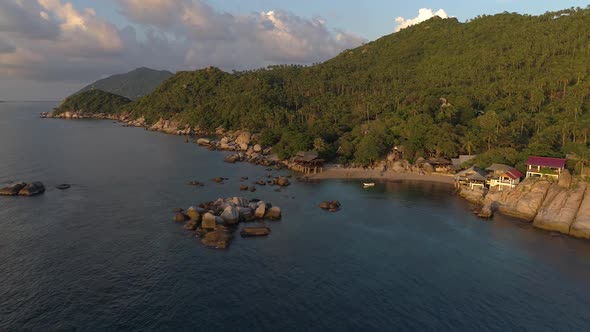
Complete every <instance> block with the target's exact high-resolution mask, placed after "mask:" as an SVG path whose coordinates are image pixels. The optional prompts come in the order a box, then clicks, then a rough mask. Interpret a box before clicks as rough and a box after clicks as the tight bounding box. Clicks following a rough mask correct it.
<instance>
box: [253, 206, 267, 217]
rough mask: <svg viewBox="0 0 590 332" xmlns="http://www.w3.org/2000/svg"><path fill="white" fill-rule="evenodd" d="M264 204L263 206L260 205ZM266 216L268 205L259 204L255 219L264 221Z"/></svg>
mask: <svg viewBox="0 0 590 332" xmlns="http://www.w3.org/2000/svg"><path fill="white" fill-rule="evenodd" d="M260 203H262V204H260ZM265 214H266V204H265V203H264V202H259V204H258V206H257V207H256V210H255V211H254V217H255V218H256V219H264V216H265Z"/></svg>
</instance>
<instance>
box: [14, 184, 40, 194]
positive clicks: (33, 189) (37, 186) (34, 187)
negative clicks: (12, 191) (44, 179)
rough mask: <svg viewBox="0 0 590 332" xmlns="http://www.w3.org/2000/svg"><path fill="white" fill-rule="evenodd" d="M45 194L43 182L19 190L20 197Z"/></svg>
mask: <svg viewBox="0 0 590 332" xmlns="http://www.w3.org/2000/svg"><path fill="white" fill-rule="evenodd" d="M44 192H45V186H44V185H43V183H41V182H32V183H29V184H27V185H26V186H25V187H24V188H22V189H21V190H19V192H18V194H19V195H20V196H35V195H40V194H42V193H44Z"/></svg>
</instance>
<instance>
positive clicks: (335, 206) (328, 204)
mask: <svg viewBox="0 0 590 332" xmlns="http://www.w3.org/2000/svg"><path fill="white" fill-rule="evenodd" d="M340 207H341V205H340V202H338V201H325V202H321V203H320V209H322V210H326V211H330V212H337V211H339V210H340Z"/></svg>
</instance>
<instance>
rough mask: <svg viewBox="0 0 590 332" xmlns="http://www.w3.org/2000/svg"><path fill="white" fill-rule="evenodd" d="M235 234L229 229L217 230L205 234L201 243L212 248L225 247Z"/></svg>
mask: <svg viewBox="0 0 590 332" xmlns="http://www.w3.org/2000/svg"><path fill="white" fill-rule="evenodd" d="M232 239H233V236H232V235H231V234H230V233H229V232H228V231H227V230H215V231H212V232H209V233H207V234H205V235H204V236H203V237H202V238H201V243H202V244H203V245H205V246H207V247H210V248H217V249H225V248H227V247H229V245H230V243H231V240H232Z"/></svg>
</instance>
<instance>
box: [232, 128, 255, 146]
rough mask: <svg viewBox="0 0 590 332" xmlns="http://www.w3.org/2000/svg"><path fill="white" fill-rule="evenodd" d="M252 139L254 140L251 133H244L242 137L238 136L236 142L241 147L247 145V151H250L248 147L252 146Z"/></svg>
mask: <svg viewBox="0 0 590 332" xmlns="http://www.w3.org/2000/svg"><path fill="white" fill-rule="evenodd" d="M251 138H252V135H251V134H250V133H249V132H247V131H244V132H242V133H241V134H240V135H238V137H237V138H236V141H235V142H236V144H239V145H240V146H242V145H246V150H248V148H247V146H248V145H249V144H250V139H251Z"/></svg>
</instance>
